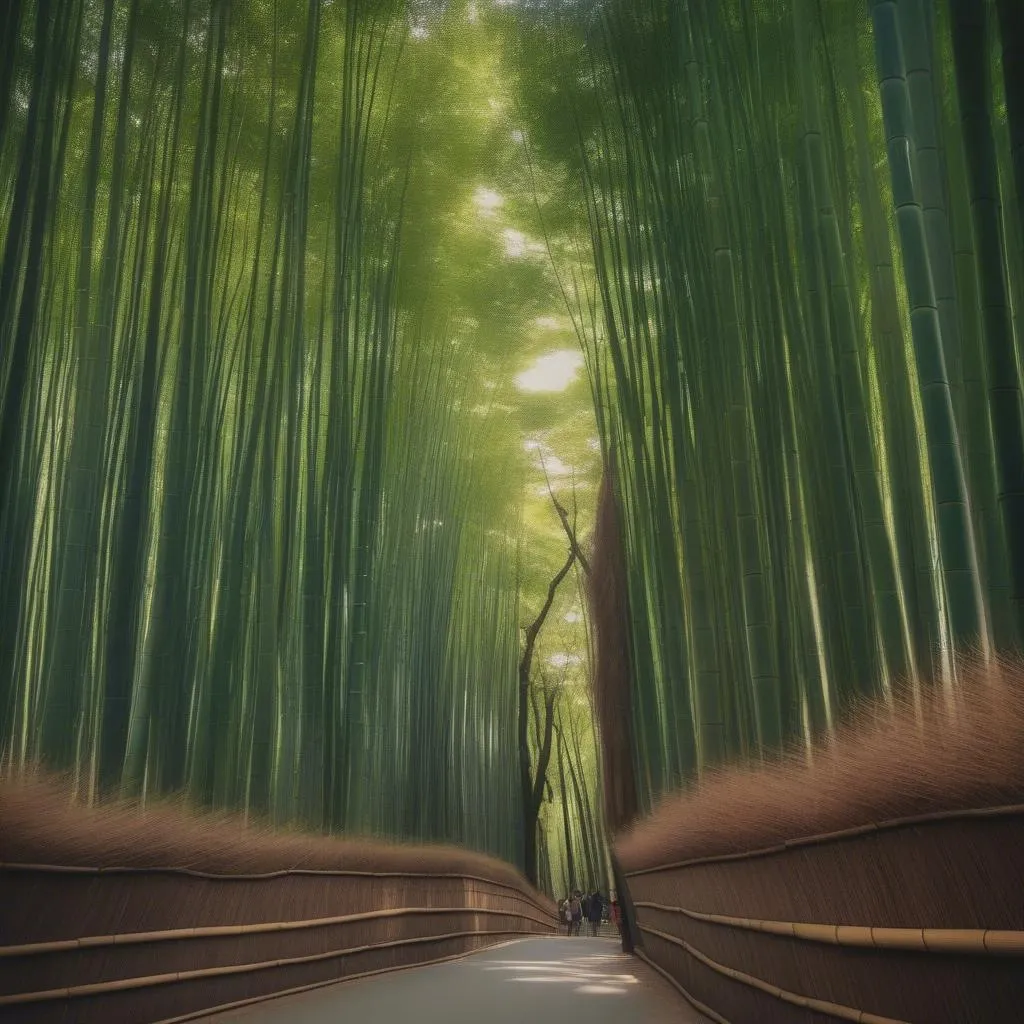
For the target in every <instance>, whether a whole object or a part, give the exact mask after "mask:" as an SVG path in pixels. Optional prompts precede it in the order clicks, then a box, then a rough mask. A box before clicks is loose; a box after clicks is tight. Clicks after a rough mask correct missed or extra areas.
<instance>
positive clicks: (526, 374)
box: [516, 349, 583, 391]
mask: <svg viewBox="0 0 1024 1024" xmlns="http://www.w3.org/2000/svg"><path fill="white" fill-rule="evenodd" d="M582 365H583V356H582V355H580V353H579V352H574V351H572V350H571V349H565V350H563V351H560V352H549V353H548V354H547V355H543V356H541V357H540V358H539V359H537V360H536V362H535V363H534V364H533V366H531V367H530V368H529V369H528V370H524V371H523V372H522V373H521V374H519V376H518V377H516V387H517V388H519V390H520V391H564V390H565V389H566V388H567V387H568V386H569V385H570V384H572V382H573V381H574V380H576V377H577V375H578V374H579V370H580V367H581V366H582Z"/></svg>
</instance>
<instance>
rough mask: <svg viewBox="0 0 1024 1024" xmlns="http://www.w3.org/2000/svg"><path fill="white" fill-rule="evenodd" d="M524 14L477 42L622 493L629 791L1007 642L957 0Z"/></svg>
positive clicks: (993, 257)
mask: <svg viewBox="0 0 1024 1024" xmlns="http://www.w3.org/2000/svg"><path fill="white" fill-rule="evenodd" d="M1002 6H1003V5H1000V14H1001V16H1002V17H1003V18H1004V20H1005V24H1011V23H1012V22H1014V18H1013V17H1012V16H1009V15H1008V14H1007V12H1004V11H1003V10H1002ZM1009 6H1010V7H1012V5H1009ZM528 9H529V12H530V13H529V15H528V16H526V17H522V16H521V17H519V18H518V20H517V24H518V26H519V28H520V33H519V35H518V36H517V37H513V36H511V35H510V36H509V38H510V39H512V38H515V39H516V41H515V42H514V43H512V44H510V46H509V48H508V60H509V63H510V65H511V66H512V67H514V68H515V73H516V80H517V83H518V86H519V90H520V96H521V99H520V102H521V104H522V107H523V109H524V111H525V119H526V124H527V126H528V127H527V133H526V134H527V137H528V140H529V142H530V144H531V145H532V147H533V153H534V160H535V164H536V171H535V177H536V179H537V180H538V181H540V182H541V183H542V184H541V186H540V188H538V208H539V211H540V213H541V215H542V217H546V218H547V220H548V222H549V223H550V224H552V225H557V227H555V228H553V229H552V235H553V241H552V244H551V250H552V253H553V256H554V260H555V265H556V268H557V269H558V272H559V276H560V280H561V282H562V283H563V287H564V288H565V292H566V296H567V299H568V303H569V307H570V310H571V312H572V314H573V318H574V324H575V326H576V329H577V331H578V333H579V335H580V338H581V341H582V343H583V346H584V348H585V350H586V353H587V361H588V368H589V370H590V377H591V381H592V384H593V387H594V393H595V409H596V412H597V417H598V425H599V428H600V434H601V443H602V449H603V452H604V455H605V459H606V460H607V464H608V465H609V467H611V468H612V469H613V470H614V474H615V479H616V483H617V487H618V490H619V492H620V498H621V501H622V504H623V509H624V519H625V527H626V534H627V536H626V548H627V562H628V567H629V603H630V609H631V619H632V622H631V627H632V635H631V643H632V651H631V654H632V658H633V689H632V700H633V711H634V714H633V722H634V725H633V730H634V737H633V739H634V754H635V759H636V767H637V777H638V779H639V780H640V782H639V787H640V789H641V792H640V794H639V797H640V802H641V805H644V806H646V805H649V803H650V801H651V800H652V799H653V798H654V797H655V796H656V795H657V794H658V793H659V792H661V791H663V790H664V789H666V788H668V787H671V786H674V785H679V784H681V783H684V782H687V781H689V780H691V779H693V778H695V777H697V776H699V775H700V773H701V772H702V771H703V770H704V769H705V768H707V767H709V766H711V765H713V764H715V763H716V762H718V761H720V760H721V759H723V758H730V759H737V758H743V757H747V756H764V755H765V754H767V753H769V752H771V751H772V750H775V749H778V748H779V747H780V746H781V745H787V744H801V745H802V744H806V743H808V742H810V741H811V740H812V739H813V738H814V737H815V736H816V735H817V734H819V733H822V732H827V731H828V730H830V729H831V728H832V727H833V725H834V724H835V722H836V721H837V720H838V716H839V715H841V713H842V712H843V709H844V708H845V707H846V705H848V704H849V703H851V702H852V701H854V700H856V699H859V698H862V697H864V696H881V697H885V696H886V695H888V694H890V693H892V692H893V690H894V689H895V688H898V687H900V688H903V687H905V688H911V689H916V687H918V686H919V685H921V684H922V683H923V682H924V681H926V680H930V679H942V680H944V681H946V682H947V683H951V682H952V681H953V674H954V669H953V656H954V655H955V654H957V653H960V652H964V651H967V650H969V649H971V648H973V647H980V648H981V649H982V650H983V651H989V650H991V649H992V648H993V646H994V647H995V648H997V649H1004V650H1006V649H1010V648H1012V647H1014V646H1016V645H1017V644H1018V643H1019V639H1020V633H1019V630H1020V607H1021V605H1020V590H1019V580H1018V576H1019V574H1018V573H1017V570H1016V568H1015V566H1016V565H1017V562H1018V558H1017V547H1018V541H1019V538H1020V537H1021V536H1024V530H1022V526H1024V523H1022V522H1021V519H1020V515H1019V509H1018V506H1017V502H1018V501H1019V500H1020V495H1021V494H1024V492H1022V491H1021V486H1022V482H1024V461H1022V459H1024V456H1022V454H1021V445H1020V441H1019V438H1020V436H1021V434H1020V430H1021V408H1020V385H1021V381H1020V366H1019V361H1015V360H1014V359H1012V358H1011V357H1010V356H1009V355H1008V353H1009V352H1011V350H1013V349H1014V346H1015V345H1017V344H1019V338H1015V337H1013V335H1014V332H1015V330H1016V326H1015V322H1014V323H1011V321H1012V315H1011V312H1012V311H1011V310H1010V307H1009V306H1008V304H1007V298H1006V297H1007V296H1008V295H1014V294H1019V290H1020V287H1021V283H1022V281H1021V268H1020V264H1019V260H1018V259H1017V246H1015V245H1014V244H1007V243H1006V242H1004V241H1003V238H1002V234H1003V233H1005V235H1006V238H1007V239H1009V240H1011V242H1012V240H1014V239H1016V237H1017V230H1018V229H1017V224H1016V219H1017V218H1016V216H1015V214H1016V211H1017V209H1018V208H1019V207H1018V203H1019V199H1020V197H1019V196H1018V195H1017V190H1016V187H1015V179H1014V172H1015V169H1016V168H1017V167H1018V166H1019V161H1016V156H1017V155H1018V149H1016V148H1015V144H1014V143H1013V141H1012V140H1013V139H1014V138H1016V137H1017V128H1018V127H1019V125H1017V124H1016V123H1015V122H1014V123H1011V124H1010V126H1009V132H1007V126H1006V123H1005V117H1003V118H1001V117H1000V110H1001V107H1000V95H1001V94H1000V90H999V89H998V88H996V87H994V86H993V84H992V83H993V82H995V83H1001V77H1002V76H1001V68H1000V62H999V48H998V46H997V43H996V37H995V26H994V25H993V24H986V20H985V17H984V9H985V5H974V4H967V3H964V4H961V3H959V2H952V3H951V4H950V5H949V11H950V13H949V15H948V16H947V14H946V4H937V5H932V4H930V3H922V2H920V0H880V2H877V3H872V4H870V5H868V4H863V5H856V4H853V5H851V4H849V3H844V2H841V0H825V2H821V0H787V2H785V3H748V2H741V0H727V2H722V3H705V2H703V0H681V2H667V0H641V2H639V3H637V2H628V3H627V2H617V0H613V2H611V3H606V4H593V5H586V6H585V9H583V8H581V7H579V6H572V5H560V6H559V7H558V9H557V10H556V9H555V8H554V7H553V6H550V5H542V6H541V7H540V8H538V7H537V6H536V5H528ZM1017 20H1019V19H1017ZM951 42H952V45H951ZM1003 45H1004V47H1005V52H1006V53H1007V54H1012V53H1015V52H1016V49H1015V47H1018V43H1016V42H1014V41H1013V40H1012V39H1003ZM1018 48H1019V47H1018ZM876 51H877V55H878V56H877V63H876ZM1005 70H1006V89H1007V90H1008V92H1007V96H1008V98H1010V97H1015V96H1016V93H1017V92H1018V91H1019V89H1018V86H1019V83H1018V81H1017V79H1018V78H1019V75H1017V74H1016V71H1015V69H1014V66H1013V65H1012V63H1011V64H1007V65H1006V69H1005ZM965 103H969V105H970V109H969V110H968V109H967V108H965ZM958 110H959V113H958ZM965 153H966V161H965V157H964V154H965ZM549 183H554V185H555V187H554V188H552V187H551V186H550V185H549ZM581 250H582V251H585V252H586V253H587V255H586V257H585V258H584V257H582V256H581V255H580V251H581ZM1011 481H1012V482H1011ZM1008 554H1009V558H1008Z"/></svg>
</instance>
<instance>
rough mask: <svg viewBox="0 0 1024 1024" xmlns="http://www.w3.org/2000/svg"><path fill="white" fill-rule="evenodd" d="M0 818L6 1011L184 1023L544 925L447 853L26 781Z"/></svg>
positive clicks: (3, 793) (494, 879)
mask: <svg viewBox="0 0 1024 1024" xmlns="http://www.w3.org/2000/svg"><path fill="white" fill-rule="evenodd" d="M0 821H2V822H3V829H2V834H0V907H2V910H0V914H2V917H0V925H2V926H0V1021H4V1022H6V1021H12V1022H13V1021H19V1022H20V1021H32V1022H39V1024H46V1022H49V1021H54V1022H56V1021H62V1022H63V1021H67V1020H74V1021H76V1022H79V1024H89V1022H97V1024H99V1022H104V1024H117V1022H121V1021H123V1022H126V1024H127V1022H132V1024H145V1022H155V1021H184V1020H189V1019H192V1018H193V1017H196V1016H200V1015H204V1014H206V1013H209V1012H210V1011H211V1010H213V1009H216V1008H227V1007H233V1006H240V1005H245V1004H246V1003H249V1002H253V1001H259V1000H261V999H265V998H270V997H273V996H275V995H280V994H283V993H285V992H296V991H303V990H307V989H311V988H315V987H318V986H321V985H326V984H331V983H333V982H337V981H339V980H343V979H347V978H353V977H358V976H365V975H367V974H373V973H378V972H381V971H388V970H394V969H397V968H401V967H408V966H412V965H415V964H422V963H428V962H434V961H438V960H443V959H448V958H451V957H455V956H460V955H464V954H465V953H468V952H472V951H473V950H475V949H479V948H482V947H484V946H486V945H488V944H491V943H494V942H498V941H503V940H506V939H509V938H514V937H516V936H519V935H531V934H548V933H550V932H552V931H554V930H555V929H556V928H557V918H556V915H555V909H554V906H553V904H551V903H550V901H548V900H547V899H546V898H545V897H543V896H542V895H540V894H539V893H537V892H536V891H534V890H533V889H532V888H531V887H530V886H529V885H527V883H526V882H525V880H524V879H522V878H521V876H519V875H518V874H517V872H515V870H514V869H513V868H511V867H510V866H509V865H506V864H503V863H502V862H500V861H495V860H493V859H490V858H487V857H483V856H478V855H475V854H471V853H467V852H466V851H461V850H455V849H444V848H440V847H413V846H397V845H388V844H373V843H355V842H348V843H346V842H340V841H337V840H328V839H315V838H309V837H301V836H286V837H282V836H273V835H260V834H258V833H254V832H253V831H252V830H245V829H242V828H240V827H238V826H237V825H232V824H210V823H208V822H195V821H192V820H190V819H186V818H183V817H182V816H180V815H177V814H176V813H175V812H174V811H173V810H163V811H158V812H156V813H154V814H147V815H144V816H140V815H138V814H135V813H133V812H131V811H130V810H128V809H126V808H114V809H104V810H100V811H85V810H82V809H73V808H69V807H68V806H67V805H66V804H65V803H64V802H63V801H62V800H61V799H60V797H59V794H58V793H56V791H54V790H52V789H50V788H48V787H46V786H41V785H38V784H35V785H31V786H28V787H3V788H0ZM232 848H234V850H235V857H234V862H235V864H236V865H237V869H236V870H234V871H232V870H230V860H231V857H230V853H231V850H232ZM375 865H376V868H375Z"/></svg>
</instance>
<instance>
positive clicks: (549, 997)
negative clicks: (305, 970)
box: [207, 938, 703, 1024]
mask: <svg viewBox="0 0 1024 1024" xmlns="http://www.w3.org/2000/svg"><path fill="white" fill-rule="evenodd" d="M570 1019H571V1020H586V1021H587V1022H588V1024H611V1022H613V1021H615V1022H621V1021H629V1022H630V1024H633V1022H636V1024H669V1022H676V1024H699V1022H701V1021H703V1018H701V1017H699V1016H698V1015H697V1014H695V1013H694V1011H693V1010H692V1009H691V1008H690V1007H689V1006H688V1005H687V1004H686V1003H684V1002H683V1001H682V1000H681V999H679V998H678V997H677V996H676V994H675V993H674V992H673V991H672V990H671V989H670V988H669V987H668V985H667V984H666V983H664V982H663V981H662V980H661V979H660V978H658V977H656V976H655V975H654V974H653V972H651V971H650V970H649V969H648V968H647V967H646V966H645V965H644V964H643V963H641V962H640V961H639V960H637V959H636V958H635V957H631V956H625V955H623V954H622V953H621V952H619V944H618V942H617V941H616V940H614V939H601V938H598V939H588V938H573V939H569V938H538V939H524V940H521V941H516V942H510V943H506V944H503V945H500V946H496V947H493V948H491V949H489V950H484V951H483V952H481V953H476V954H474V955H472V956H468V957H465V958H463V959H461V960H456V961H452V962H449V963H444V964H437V965H434V966H428V967H421V968H412V969H410V970H407V971H397V972H395V973H392V974H386V975H380V976H378V977H375V978H367V979H366V980H364V981H353V982H350V983H348V984H341V985H337V986H333V987H331V988H327V989H321V990H319V991H316V992H311V993H309V994H307V995H303V996H296V997H292V998H285V999H277V1000H272V1001H271V1002H268V1003H265V1004H263V1005H261V1006H258V1007H255V1008H252V1009H249V1010H244V1011H237V1012H235V1013H230V1014H223V1015H221V1016H218V1017H210V1018H207V1020H208V1022H210V1024H213V1022H217V1024H229V1022H234V1021H238V1022H239V1024H241V1022H242V1021H244V1022H245V1024H285V1022H287V1024H328V1022H332V1024H333V1022H335V1021H340V1020H353V1021H356V1020H359V1021H362V1020H369V1021H372V1022H373V1024H391V1022H399V1021H402V1022H405V1021H408V1022H409V1024H483V1022H486V1024H518V1022H529V1024H548V1022H551V1024H555V1022H558V1024H562V1022H564V1021H566V1020H570Z"/></svg>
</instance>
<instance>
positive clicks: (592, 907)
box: [587, 889, 604, 939]
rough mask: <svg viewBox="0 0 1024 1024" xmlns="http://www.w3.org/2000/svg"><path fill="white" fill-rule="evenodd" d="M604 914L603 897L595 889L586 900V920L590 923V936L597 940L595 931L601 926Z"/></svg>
mask: <svg viewBox="0 0 1024 1024" xmlns="http://www.w3.org/2000/svg"><path fill="white" fill-rule="evenodd" d="M603 912H604V897H603V896H602V895H601V894H600V893H599V892H598V891H597V890H596V889H595V890H594V891H593V892H592V893H591V894H590V898H589V899H588V900H587V920H588V921H589V922H590V934H591V936H592V937H593V938H595V939H596V938H597V929H598V928H599V927H600V925H601V916H602V914H603Z"/></svg>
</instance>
